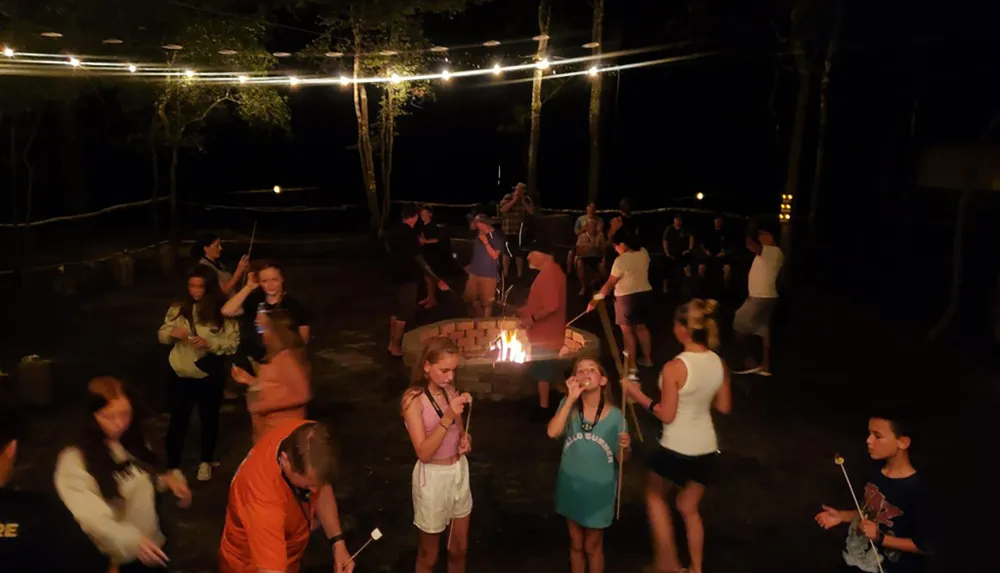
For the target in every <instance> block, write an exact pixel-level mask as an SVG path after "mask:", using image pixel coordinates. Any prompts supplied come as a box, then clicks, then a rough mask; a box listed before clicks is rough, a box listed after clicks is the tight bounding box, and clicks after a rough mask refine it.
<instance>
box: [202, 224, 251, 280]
mask: <svg viewBox="0 0 1000 573" xmlns="http://www.w3.org/2000/svg"><path fill="white" fill-rule="evenodd" d="M191 257H192V258H194V259H197V261H198V264H199V265H204V266H206V267H209V268H211V269H212V270H214V271H215V272H216V273H217V274H218V275H219V287H220V288H221V289H222V292H223V293H224V294H225V295H226V296H232V294H233V293H234V292H236V287H237V286H239V284H240V281H242V280H243V276H244V275H246V273H247V271H248V270H250V255H243V256H242V257H240V262H239V263H237V264H236V270H234V271H233V272H229V270H228V269H226V267H225V265H223V264H222V260H221V257H222V238H220V237H219V236H218V235H216V234H215V233H203V234H202V235H199V236H198V238H196V239H195V240H194V245H192V247H191Z"/></svg>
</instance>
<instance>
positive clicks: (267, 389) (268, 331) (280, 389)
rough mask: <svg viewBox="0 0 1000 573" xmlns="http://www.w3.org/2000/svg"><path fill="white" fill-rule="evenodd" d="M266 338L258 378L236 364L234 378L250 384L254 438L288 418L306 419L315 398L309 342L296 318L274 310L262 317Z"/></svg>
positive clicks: (249, 401)
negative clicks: (297, 325) (310, 377)
mask: <svg viewBox="0 0 1000 573" xmlns="http://www.w3.org/2000/svg"><path fill="white" fill-rule="evenodd" d="M260 320H261V326H263V328H264V332H263V334H262V338H263V341H264V347H265V348H266V349H267V357H266V361H265V362H264V363H262V364H261V365H260V368H259V370H258V372H257V376H256V377H254V376H253V375H251V374H250V373H249V372H247V371H246V370H243V369H242V368H240V367H239V366H233V370H232V376H233V380H235V381H237V382H239V383H240V384H247V385H249V386H250V391H249V392H248V393H247V410H248V411H249V412H250V419H251V422H252V423H253V441H254V443H256V442H257V439H258V438H260V436H262V435H264V433H266V432H267V430H269V429H271V428H273V427H275V426H277V425H280V424H281V423H282V422H285V421H287V420H305V419H306V404H308V403H309V400H310V398H311V397H312V392H311V390H310V387H309V386H310V384H309V375H310V368H309V362H308V361H307V360H306V356H305V343H304V342H303V340H302V337H301V336H299V333H298V332H297V331H296V329H294V328H293V324H294V322H293V321H292V317H291V316H290V315H289V314H287V313H286V312H284V311H282V310H273V311H271V312H270V313H269V314H267V315H265V316H263V317H261V319H260Z"/></svg>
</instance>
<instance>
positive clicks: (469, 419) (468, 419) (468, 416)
mask: <svg viewBox="0 0 1000 573" xmlns="http://www.w3.org/2000/svg"><path fill="white" fill-rule="evenodd" d="M471 423H472V402H469V411H468V412H467V413H466V414H465V433H466V434H468V433H469V424H471ZM454 530H455V528H454V527H453V526H452V524H451V522H449V523H448V544H447V545H445V548H446V549H451V532H452V531H454Z"/></svg>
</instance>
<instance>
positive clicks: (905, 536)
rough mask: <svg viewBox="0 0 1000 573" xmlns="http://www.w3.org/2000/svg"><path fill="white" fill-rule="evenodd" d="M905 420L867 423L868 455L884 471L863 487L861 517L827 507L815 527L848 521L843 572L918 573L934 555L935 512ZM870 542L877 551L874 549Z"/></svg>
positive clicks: (887, 417)
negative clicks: (915, 462) (912, 455)
mask: <svg viewBox="0 0 1000 573" xmlns="http://www.w3.org/2000/svg"><path fill="white" fill-rule="evenodd" d="M910 436H911V431H910V428H909V427H908V424H907V421H906V420H904V419H903V418H902V417H900V416H898V415H893V414H879V415H876V416H873V417H872V418H871V419H869V420H868V439H867V440H866V443H867V445H868V455H869V456H870V457H871V459H873V460H875V461H877V462H880V463H881V465H882V467H881V468H880V469H879V470H878V471H876V472H873V473H872V474H871V477H870V478H869V479H868V482H867V483H866V484H865V489H864V499H863V500H862V505H861V511H862V513H864V515H863V516H859V515H858V512H857V511H856V510H853V509H851V510H841V509H834V508H832V507H829V506H826V505H824V506H823V511H821V512H820V513H819V514H817V515H816V523H818V524H819V525H820V527H822V528H823V529H831V528H833V527H836V526H838V525H840V524H841V523H848V524H850V527H848V529H847V545H846V547H845V549H844V552H843V558H844V560H843V562H842V563H841V569H840V570H841V571H844V572H845V573H847V572H854V573H857V572H858V571H865V572H866V573H878V571H879V566H878V564H879V563H881V564H882V571H883V573H919V572H921V571H924V570H926V568H927V557H926V556H927V555H928V554H931V553H933V547H934V543H933V537H934V536H933V533H932V531H931V529H932V527H931V524H932V523H933V512H932V511H931V508H930V507H929V503H928V499H927V495H926V493H925V492H924V488H923V483H922V482H921V480H920V477H919V476H918V475H917V470H916V468H914V467H913V464H912V463H911V462H910V446H911V445H912V438H911V437H910ZM872 542H874V544H875V548H876V549H875V550H874V551H873V550H872Z"/></svg>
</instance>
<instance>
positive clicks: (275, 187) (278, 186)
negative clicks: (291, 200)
mask: <svg viewBox="0 0 1000 573" xmlns="http://www.w3.org/2000/svg"><path fill="white" fill-rule="evenodd" d="M274 194H275V195H280V194H281V185H275V186H274Z"/></svg>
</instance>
